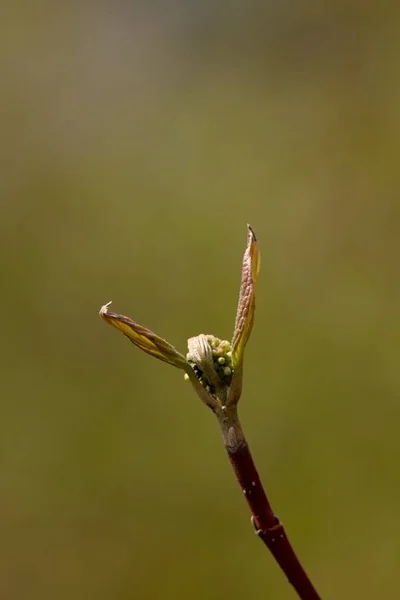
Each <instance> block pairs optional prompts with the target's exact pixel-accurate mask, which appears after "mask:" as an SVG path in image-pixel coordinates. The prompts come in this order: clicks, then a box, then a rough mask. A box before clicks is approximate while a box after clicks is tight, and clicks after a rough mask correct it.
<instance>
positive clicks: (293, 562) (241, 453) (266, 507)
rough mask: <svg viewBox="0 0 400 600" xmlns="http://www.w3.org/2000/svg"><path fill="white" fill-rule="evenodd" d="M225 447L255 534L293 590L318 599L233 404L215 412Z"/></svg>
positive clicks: (304, 598) (310, 599)
mask: <svg viewBox="0 0 400 600" xmlns="http://www.w3.org/2000/svg"><path fill="white" fill-rule="evenodd" d="M215 412H216V415H217V418H218V422H219V424H220V427H221V430H222V436H223V440H224V445H225V449H226V451H227V453H228V457H229V460H230V462H231V464H232V467H233V470H234V472H235V475H236V478H237V480H238V482H239V485H240V487H241V489H242V491H243V494H244V496H245V498H246V500H247V503H248V505H249V507H250V511H251V513H252V517H251V520H252V522H253V525H254V527H255V530H256V533H257V535H258V536H259V538H260V539H261V540H262V542H263V543H264V544H265V545H266V546H267V548H268V549H269V551H270V552H271V554H272V555H273V557H274V558H275V560H276V562H277V563H278V564H279V566H280V568H281V569H282V571H283V572H284V574H285V575H286V577H287V579H288V580H289V582H290V583H291V584H292V586H293V587H294V589H295V590H296V592H297V594H298V596H299V598H301V600H321V598H320V596H319V595H318V593H317V592H316V590H315V588H314V586H313V585H312V583H311V581H310V579H309V578H308V576H307V574H306V572H305V571H304V569H303V567H302V565H301V563H300V561H299V559H298V558H297V556H296V554H295V552H294V550H293V548H292V546H291V544H290V542H289V540H288V538H287V535H286V532H285V529H284V527H283V525H282V523H280V521H279V519H278V518H277V517H276V516H275V515H274V513H273V511H272V508H271V505H270V503H269V500H268V498H267V495H266V493H265V490H264V488H263V485H262V483H261V480H260V477H259V475H258V472H257V469H256V467H255V464H254V461H253V458H252V456H251V453H250V449H249V446H248V444H247V442H246V439H245V437H244V434H243V430H242V428H241V425H240V422H239V419H238V416H237V411H236V407H235V406H232V407H229V409H227V408H225V407H224V408H222V409H219V410H218V411H215Z"/></svg>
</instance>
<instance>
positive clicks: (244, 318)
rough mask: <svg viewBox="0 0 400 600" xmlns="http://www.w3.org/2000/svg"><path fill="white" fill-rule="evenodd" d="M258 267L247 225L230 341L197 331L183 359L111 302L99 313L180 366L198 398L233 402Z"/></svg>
mask: <svg viewBox="0 0 400 600" xmlns="http://www.w3.org/2000/svg"><path fill="white" fill-rule="evenodd" d="M259 268H260V251H259V245H258V241H257V238H256V236H255V234H254V231H253V230H252V228H251V227H250V226H249V225H248V235H247V247H246V250H245V253H244V256H243V264H242V279H241V285H240V294H239V303H238V308H237V314H236V321H235V328H234V331H233V337H232V342H231V344H229V342H226V341H223V342H221V341H220V340H219V339H218V338H215V337H214V336H210V335H204V334H200V335H199V336H197V337H193V338H190V339H189V340H188V350H189V352H188V354H187V355H186V358H185V357H184V356H183V355H182V354H181V353H180V352H178V351H177V350H176V349H175V348H174V347H173V346H172V345H171V344H169V343H168V342H167V341H166V340H164V339H163V338H161V337H159V336H158V335H156V334H155V333H153V332H152V331H150V330H149V329H146V328H145V327H143V326H142V325H139V324H138V323H135V322H134V321H132V319H130V318H129V317H125V316H123V315H119V314H117V313H114V312H111V311H110V310H109V306H110V304H111V302H109V303H108V304H106V305H104V306H103V307H102V308H101V309H100V316H101V317H102V318H103V319H104V320H105V321H107V323H109V324H110V325H113V327H115V328H116V329H118V330H119V331H121V332H122V333H123V334H124V335H126V337H128V338H129V339H130V341H131V342H132V343H133V344H135V346H137V347H138V348H140V349H141V350H143V351H144V352H147V354H151V356H155V357H156V358H159V359H160V360H162V361H164V362H167V363H169V364H170V365H173V366H174V367H178V368H179V369H183V370H184V371H185V373H186V378H188V379H189V380H190V381H191V383H192V384H193V386H194V388H195V390H196V392H197V394H198V395H199V397H200V398H201V400H202V401H203V402H205V404H207V406H209V407H210V408H212V409H216V408H220V407H221V406H229V405H235V404H237V402H238V401H239V398H240V395H241V391H242V376H243V357H244V349H245V346H246V344H247V341H248V339H249V337H250V333H251V330H252V327H253V321H254V312H255V284H256V279H257V276H258V272H259Z"/></svg>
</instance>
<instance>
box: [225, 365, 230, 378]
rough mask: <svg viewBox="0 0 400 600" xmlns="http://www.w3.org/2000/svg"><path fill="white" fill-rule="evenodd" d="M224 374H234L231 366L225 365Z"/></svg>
mask: <svg viewBox="0 0 400 600" xmlns="http://www.w3.org/2000/svg"><path fill="white" fill-rule="evenodd" d="M224 375H225V377H229V376H230V375H232V369H231V368H230V367H224Z"/></svg>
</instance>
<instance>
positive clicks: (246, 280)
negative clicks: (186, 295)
mask: <svg viewBox="0 0 400 600" xmlns="http://www.w3.org/2000/svg"><path fill="white" fill-rule="evenodd" d="M259 270H260V249H259V245H258V241H257V238H256V236H255V233H254V231H253V230H252V228H251V227H250V225H248V236H247V248H246V251H245V253H244V256H243V265H242V279H241V284H240V294H239V303H238V308H237V313H236V321H235V329H234V332H233V338H232V353H233V365H234V368H235V369H236V368H237V367H238V366H240V365H241V363H242V361H243V354H244V349H245V346H246V344H247V341H248V339H249V337H250V333H251V330H252V328H253V322H254V312H255V306H256V304H255V303H256V300H255V286H256V280H257V277H258V273H259Z"/></svg>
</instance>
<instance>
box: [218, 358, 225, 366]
mask: <svg viewBox="0 0 400 600" xmlns="http://www.w3.org/2000/svg"><path fill="white" fill-rule="evenodd" d="M218 362H219V364H220V365H223V364H225V362H226V361H225V358H224V357H223V356H220V357H219V359H218Z"/></svg>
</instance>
